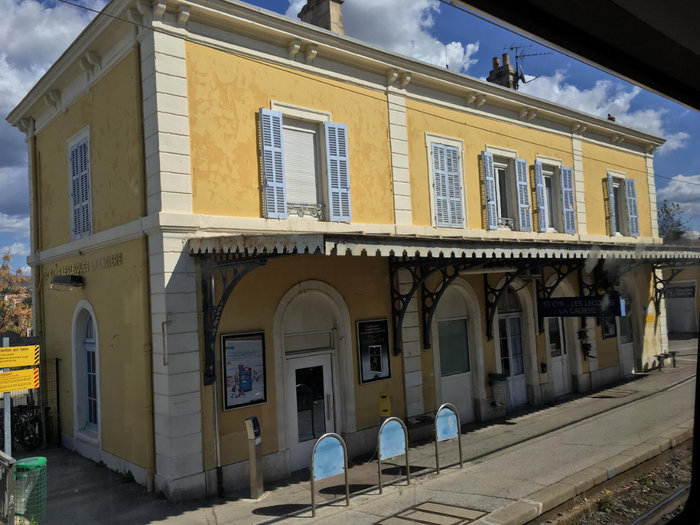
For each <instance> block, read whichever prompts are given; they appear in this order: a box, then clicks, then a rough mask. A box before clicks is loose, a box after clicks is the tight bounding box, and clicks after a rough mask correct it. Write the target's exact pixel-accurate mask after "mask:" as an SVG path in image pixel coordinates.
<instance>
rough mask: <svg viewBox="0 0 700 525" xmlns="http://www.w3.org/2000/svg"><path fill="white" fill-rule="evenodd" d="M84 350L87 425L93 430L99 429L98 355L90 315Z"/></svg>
mask: <svg viewBox="0 0 700 525" xmlns="http://www.w3.org/2000/svg"><path fill="white" fill-rule="evenodd" d="M83 352H84V353H85V426H86V427H87V428H89V429H91V430H97V355H96V349H95V330H94V327H93V323H92V316H90V315H88V317H87V320H86V321H85V337H84V338H83Z"/></svg>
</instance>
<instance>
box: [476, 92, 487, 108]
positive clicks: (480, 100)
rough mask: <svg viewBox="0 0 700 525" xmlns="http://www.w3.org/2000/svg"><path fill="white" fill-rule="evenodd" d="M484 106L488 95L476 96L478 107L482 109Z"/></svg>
mask: <svg viewBox="0 0 700 525" xmlns="http://www.w3.org/2000/svg"><path fill="white" fill-rule="evenodd" d="M484 104H486V95H484V94H483V93H481V94H480V95H477V96H476V107H481V106H483V105H484Z"/></svg>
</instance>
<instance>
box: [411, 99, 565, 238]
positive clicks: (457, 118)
mask: <svg viewBox="0 0 700 525" xmlns="http://www.w3.org/2000/svg"><path fill="white" fill-rule="evenodd" d="M406 112H407V114H406V120H407V124H408V142H409V164H410V166H411V204H412V206H413V224H415V225H420V226H430V225H431V223H432V221H431V212H430V207H431V203H430V185H429V184H430V177H429V160H428V159H429V152H428V150H427V149H426V148H427V146H426V137H425V134H426V133H432V134H436V135H441V136H444V137H447V138H451V139H455V140H462V141H463V142H464V159H463V161H464V163H463V166H462V169H463V170H464V174H465V187H466V206H467V213H466V215H467V228H470V229H485V228H486V219H485V212H484V198H483V192H484V190H483V176H482V174H481V160H480V155H481V152H482V151H484V150H485V149H486V145H489V146H498V147H501V148H506V149H511V150H516V151H517V152H518V156H519V157H521V158H524V159H526V160H527V161H528V165H531V164H533V163H534V162H535V157H536V156H537V155H542V156H546V157H552V158H556V159H560V160H561V161H562V162H563V165H564V166H573V154H572V144H571V139H570V138H568V137H562V136H560V135H555V134H553V133H546V132H542V131H537V130H532V129H528V128H524V127H522V126H518V125H515V124H509V123H505V122H499V121H496V120H492V119H487V118H483V117H480V116H476V115H471V114H468V113H464V112H459V111H455V110H452V109H446V108H441V107H437V106H433V105H431V104H427V103H425V102H418V101H415V100H407V101H406ZM531 187H532V188H534V184H531ZM531 202H535V201H534V195H533V196H531ZM534 208H535V207H534V206H533V209H534ZM533 219H535V217H533Z"/></svg>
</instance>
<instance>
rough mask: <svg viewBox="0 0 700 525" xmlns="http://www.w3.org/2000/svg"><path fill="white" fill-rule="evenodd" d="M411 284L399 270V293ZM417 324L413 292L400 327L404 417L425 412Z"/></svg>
mask: <svg viewBox="0 0 700 525" xmlns="http://www.w3.org/2000/svg"><path fill="white" fill-rule="evenodd" d="M412 285H413V279H412V278H411V274H410V273H409V272H408V270H399V290H400V291H401V293H407V292H408V291H409V290H410V289H411V286H412ZM419 324H420V323H419V321H418V299H417V298H416V295H415V294H414V295H413V297H412V298H411V300H410V301H409V303H408V308H406V315H405V316H404V319H403V326H402V327H401V341H402V345H403V373H404V385H405V388H406V392H405V395H406V417H411V416H418V415H420V414H423V413H424V412H425V409H424V404H423V370H422V366H421V343H420V329H419Z"/></svg>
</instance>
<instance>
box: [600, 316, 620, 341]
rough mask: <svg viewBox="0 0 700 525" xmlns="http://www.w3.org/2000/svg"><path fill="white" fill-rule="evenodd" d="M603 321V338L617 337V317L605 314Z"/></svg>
mask: <svg viewBox="0 0 700 525" xmlns="http://www.w3.org/2000/svg"><path fill="white" fill-rule="evenodd" d="M602 321H603V322H602V324H603V339H609V338H611V337H617V327H616V326H615V318H614V317H612V316H605V317H603V318H602Z"/></svg>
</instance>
